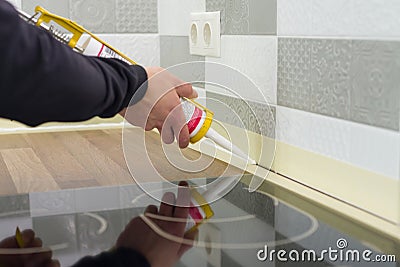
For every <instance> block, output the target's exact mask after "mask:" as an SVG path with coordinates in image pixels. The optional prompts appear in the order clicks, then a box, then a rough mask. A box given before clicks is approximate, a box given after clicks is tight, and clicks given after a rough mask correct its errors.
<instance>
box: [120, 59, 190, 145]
mask: <svg viewBox="0 0 400 267" xmlns="http://www.w3.org/2000/svg"><path fill="white" fill-rule="evenodd" d="M145 70H146V72H147V76H148V84H147V91H146V94H145V95H144V97H143V98H142V99H141V100H140V101H139V102H137V103H136V104H134V105H132V106H130V107H129V108H127V109H124V110H122V111H121V112H120V114H121V115H122V116H124V117H125V119H126V120H127V121H128V122H130V123H131V124H133V125H136V126H140V127H142V128H143V129H145V130H146V131H149V130H152V129H153V128H157V129H158V131H159V132H160V134H161V137H162V140H163V141H164V143H167V144H170V143H172V142H173V141H174V139H175V138H176V140H177V141H178V144H179V147H181V148H185V147H187V146H188V145H189V139H190V138H189V130H188V127H187V125H186V121H185V116H184V114H183V110H182V107H181V105H180V104H181V102H180V97H187V98H196V97H197V96H198V95H197V92H196V91H194V90H193V87H192V85H191V84H189V83H185V82H184V81H182V80H180V79H179V78H177V77H175V76H174V75H172V74H171V73H170V72H168V71H166V70H165V69H163V68H160V67H147V68H145Z"/></svg>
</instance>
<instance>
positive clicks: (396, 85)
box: [351, 40, 400, 130]
mask: <svg viewBox="0 0 400 267" xmlns="http://www.w3.org/2000/svg"><path fill="white" fill-rule="evenodd" d="M353 46H354V48H353V57H352V62H351V78H352V81H351V84H352V88H351V120H353V121H356V122H361V123H365V124H370V125H375V126H380V127H384V128H389V129H393V130H398V129H399V106H400V76H399V73H400V43H399V42H384V41H360V40H355V41H353Z"/></svg>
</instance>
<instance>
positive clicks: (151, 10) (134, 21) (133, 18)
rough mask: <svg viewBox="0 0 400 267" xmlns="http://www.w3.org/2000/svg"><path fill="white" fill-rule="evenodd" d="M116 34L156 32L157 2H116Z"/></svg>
mask: <svg viewBox="0 0 400 267" xmlns="http://www.w3.org/2000/svg"><path fill="white" fill-rule="evenodd" d="M116 1H117V13H116V14H117V17H116V21H117V29H116V30H117V32H130V33H134V32H135V33H156V32H158V19H157V18H158V11H157V0H116Z"/></svg>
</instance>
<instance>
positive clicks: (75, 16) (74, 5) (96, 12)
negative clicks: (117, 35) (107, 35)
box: [70, 0, 116, 32]
mask: <svg viewBox="0 0 400 267" xmlns="http://www.w3.org/2000/svg"><path fill="white" fill-rule="evenodd" d="M70 16H71V19H72V20H74V21H76V22H78V23H79V24H81V25H82V26H84V27H85V28H87V29H88V30H89V31H92V32H115V29H116V25H115V21H116V17H115V0H114V1H109V0H101V1H99V0H70Z"/></svg>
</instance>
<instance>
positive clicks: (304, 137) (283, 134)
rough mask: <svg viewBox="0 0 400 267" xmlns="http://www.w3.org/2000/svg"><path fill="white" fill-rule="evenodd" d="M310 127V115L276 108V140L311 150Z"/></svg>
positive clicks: (280, 107) (284, 108)
mask: <svg viewBox="0 0 400 267" xmlns="http://www.w3.org/2000/svg"><path fill="white" fill-rule="evenodd" d="M310 127H311V116H310V113H308V112H304V111H300V110H296V109H291V108H286V107H282V106H277V107H276V139H277V140H278V141H281V142H283V143H286V144H290V145H293V146H297V147H300V148H303V149H307V150H310V149H311V139H310V135H309V129H310Z"/></svg>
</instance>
